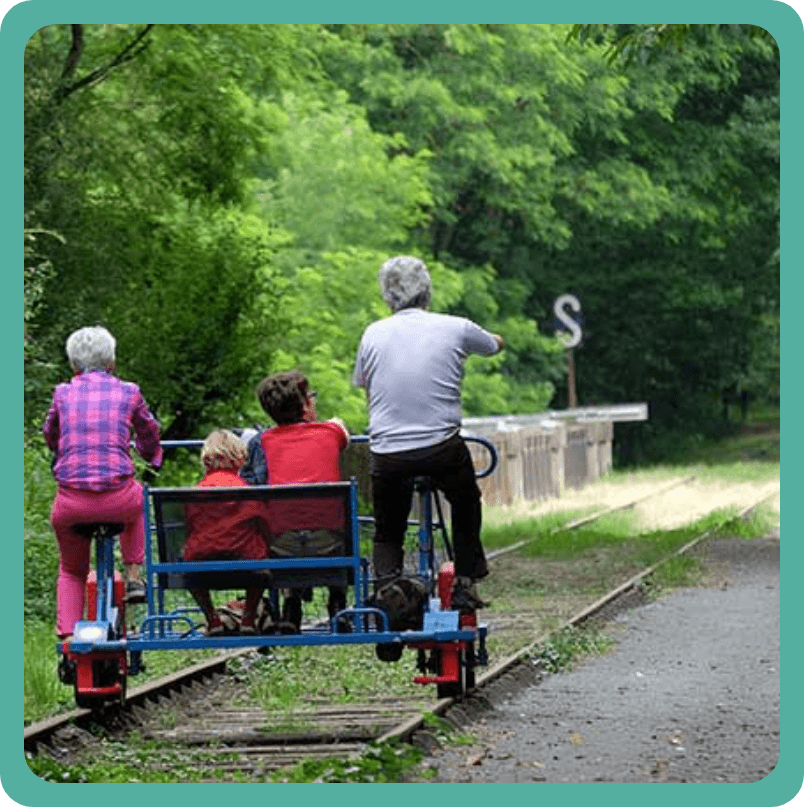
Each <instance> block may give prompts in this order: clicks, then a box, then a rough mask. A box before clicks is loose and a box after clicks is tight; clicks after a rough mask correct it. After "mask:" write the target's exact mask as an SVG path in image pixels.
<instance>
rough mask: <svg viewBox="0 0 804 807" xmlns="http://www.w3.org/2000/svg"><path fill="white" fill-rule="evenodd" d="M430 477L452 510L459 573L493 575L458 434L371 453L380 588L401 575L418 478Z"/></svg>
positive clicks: (472, 480)
mask: <svg viewBox="0 0 804 807" xmlns="http://www.w3.org/2000/svg"><path fill="white" fill-rule="evenodd" d="M417 476H427V477H429V478H430V480H431V481H432V483H433V485H434V486H435V487H436V488H438V490H440V491H443V493H444V495H445V496H446V498H447V501H448V502H449V503H450V507H451V508H452V542H453V547H454V550H455V574H456V575H458V576H460V577H471V578H472V579H475V580H477V579H480V578H481V577H485V576H486V575H487V574H488V567H487V566H486V556H485V553H484V552H483V546H482V544H481V543H480V524H481V505H480V488H478V486H477V480H476V478H475V469H474V465H473V464H472V457H471V455H470V454H469V449H468V448H467V447H466V444H465V443H464V441H463V439H462V438H461V437H460V436H459V435H455V436H454V437H451V438H449V439H448V440H445V441H444V442H443V443H439V444H438V445H435V446H429V447H428V448H421V449H415V450H413V451H401V452H398V453H395V454H374V453H372V455H371V482H372V486H373V489H374V521H375V534H374V555H373V562H374V576H375V580H376V583H377V586H378V587H380V586H382V585H384V584H385V583H387V582H390V581H391V580H392V579H394V578H395V577H398V576H399V575H401V574H402V568H403V561H404V548H403V545H404V539H405V532H406V530H407V522H408V515H409V514H410V507H411V504H412V502H413V480H414V478H415V477H417Z"/></svg>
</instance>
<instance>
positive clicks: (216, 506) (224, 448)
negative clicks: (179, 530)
mask: <svg viewBox="0 0 804 807" xmlns="http://www.w3.org/2000/svg"><path fill="white" fill-rule="evenodd" d="M245 460H246V444H245V443H244V442H243V441H242V440H241V439H240V438H239V437H237V436H236V435H235V434H233V433H232V432H229V431H215V432H212V434H210V435H209V437H207V439H206V440H205V441H204V445H203V447H202V449H201V462H202V463H203V464H204V467H205V468H206V471H207V473H206V475H205V476H204V478H203V479H202V480H201V481H200V482H199V483H198V487H202V488H204V487H213V488H231V487H242V486H245V485H246V482H244V481H243V480H242V479H241V478H240V477H239V476H238V473H237V472H238V471H239V470H240V468H241V467H242V466H243V463H244V462H245ZM185 521H186V523H187V541H186V543H185V545H184V555H183V557H184V560H187V561H190V560H262V559H263V558H267V557H268V541H269V534H270V533H269V527H268V521H267V512H266V509H265V506H264V505H263V504H262V503H261V502H258V501H240V502H236V501H228V502H225V501H221V502H218V501H216V502H200V503H197V504H188V505H187V507H186V511H185ZM262 592H263V589H262V587H255V588H250V589H248V590H247V591H246V606H245V610H244V611H243V618H242V620H241V623H240V632H241V633H249V634H251V633H256V632H257V629H256V624H255V623H256V614H257V606H258V605H259V603H260V599H261V598H262ZM190 593H191V594H192V595H193V597H195V600H196V602H197V603H198V604H199V606H200V607H201V610H202V611H203V612H204V616H205V617H206V620H207V634H208V635H209V636H216V635H220V634H222V633H224V625H223V623H222V622H221V620H220V617H219V616H218V614H217V613H216V611H215V607H214V606H213V604H212V599H211V597H210V594H209V591H208V590H207V589H191V590H190Z"/></svg>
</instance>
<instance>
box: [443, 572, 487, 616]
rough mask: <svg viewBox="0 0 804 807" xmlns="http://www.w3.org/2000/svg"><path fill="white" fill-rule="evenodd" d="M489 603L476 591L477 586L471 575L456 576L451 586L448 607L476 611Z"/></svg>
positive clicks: (455, 609)
mask: <svg viewBox="0 0 804 807" xmlns="http://www.w3.org/2000/svg"><path fill="white" fill-rule="evenodd" d="M487 605H489V603H487V602H483V600H481V599H480V597H479V596H478V593H477V587H476V585H475V582H474V580H472V578H471V577H456V578H455V585H454V586H453V587H452V597H451V598H450V608H451V609H452V610H453V611H478V610H480V609H481V608H485V607H486V606H487Z"/></svg>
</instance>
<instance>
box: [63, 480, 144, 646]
mask: <svg viewBox="0 0 804 807" xmlns="http://www.w3.org/2000/svg"><path fill="white" fill-rule="evenodd" d="M142 495H143V493H142V485H140V483H139V482H137V480H136V479H131V480H129V481H128V482H127V483H126V485H125V486H124V487H122V488H120V489H119V490H109V491H104V492H103V493H95V492H92V491H86V490H72V489H70V488H61V487H60V488H59V489H58V491H57V493H56V498H55V499H54V501H53V509H52V511H51V513H50V522H51V524H53V529H54V530H55V532H56V540H57V541H58V544H59V580H58V585H57V588H56V633H58V634H59V636H64V635H66V634H69V633H72V632H73V626H74V625H75V623H76V622H78V621H80V620H81V619H82V618H83V616H84V591H85V589H86V582H87V575H88V574H89V567H90V556H91V544H92V541H90V540H89V539H87V538H84V537H83V536H81V535H79V534H78V533H76V532H74V531H73V530H72V529H71V527H72V525H73V524H86V523H90V522H98V521H119V522H121V523H123V524H125V529H124V530H123V532H122V534H121V535H120V551H121V554H122V556H123V562H124V563H142V562H143V560H144V558H145V517H144V514H143V509H142Z"/></svg>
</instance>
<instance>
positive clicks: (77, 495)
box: [43, 326, 162, 638]
mask: <svg viewBox="0 0 804 807" xmlns="http://www.w3.org/2000/svg"><path fill="white" fill-rule="evenodd" d="M66 352H67V359H68V360H69V362H70V366H71V367H72V369H73V371H74V372H75V376H74V377H73V379H72V380H71V381H70V382H69V383H67V384H59V386H58V387H56V390H55V392H54V394H53V403H52V404H51V406H50V409H49V410H48V413H47V415H46V417H45V422H44V426H43V431H44V434H45V441H46V442H47V445H48V447H49V448H50V449H51V451H54V452H55V454H56V461H55V463H54V465H53V475H54V476H55V478H56V482H57V484H58V490H57V492H56V498H55V500H54V502H53V509H52V511H51V516H50V518H51V523H52V524H53V529H54V531H55V533H56V540H57V541H58V545H59V578H58V584H57V609H56V632H57V633H58V635H59V637H61V638H67V637H68V636H70V635H72V632H73V626H74V625H75V623H76V622H78V621H79V620H80V619H82V617H83V612H84V591H85V588H86V580H87V575H88V574H89V564H90V542H89V541H88V540H87V539H86V538H85V537H83V536H81V535H80V534H79V533H78V532H77V531H76V530H75V529H74V527H75V526H76V525H79V524H87V523H96V522H118V523H122V524H123V525H124V529H123V532H122V534H121V535H120V550H121V554H122V556H123V563H124V565H125V569H126V599H127V601H128V602H143V601H144V600H145V583H144V582H143V581H142V580H141V579H140V567H141V565H142V562H143V560H144V552H145V531H144V530H145V524H144V513H143V500H142V497H143V490H142V485H140V483H139V482H137V480H136V479H135V478H134V464H133V462H132V461H131V456H130V453H129V448H130V442H131V432H132V430H133V431H134V435H135V439H136V442H135V445H136V448H137V451H138V452H139V453H140V455H141V456H142V458H143V459H144V460H145V461H146V462H149V463H151V465H153V466H154V467H156V468H158V467H159V466H161V464H162V447H161V445H160V443H159V425H158V423H157V422H156V420H155V418H154V416H153V415H152V414H151V412H150V411H149V409H148V406H147V404H146V403H145V400H144V398H143V397H142V393H141V392H140V390H139V387H137V385H136V384H132V383H130V382H127V381H121V380H120V379H118V378H116V377H115V376H114V375H112V372H113V370H114V367H115V340H114V337H113V336H112V335H111V334H110V333H109V331H107V330H106V328H102V327H100V326H97V327H87V328H81V329H80V330H77V331H75V332H74V333H72V334H71V335H70V336H69V338H68V339H67V344H66Z"/></svg>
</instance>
